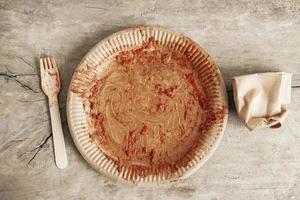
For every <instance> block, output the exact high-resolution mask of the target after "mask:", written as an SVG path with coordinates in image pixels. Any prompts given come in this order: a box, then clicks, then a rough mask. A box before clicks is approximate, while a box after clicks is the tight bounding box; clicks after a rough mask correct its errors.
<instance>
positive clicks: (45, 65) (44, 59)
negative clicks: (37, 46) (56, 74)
mask: <svg viewBox="0 0 300 200" xmlns="http://www.w3.org/2000/svg"><path fill="white" fill-rule="evenodd" d="M43 63H44V68H45V70H47V69H49V66H48V63H47V60H46V58H43Z"/></svg>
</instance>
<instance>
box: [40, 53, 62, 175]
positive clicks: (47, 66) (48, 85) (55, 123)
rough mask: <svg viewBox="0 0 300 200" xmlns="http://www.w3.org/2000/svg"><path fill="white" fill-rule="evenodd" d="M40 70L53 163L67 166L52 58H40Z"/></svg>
mask: <svg viewBox="0 0 300 200" xmlns="http://www.w3.org/2000/svg"><path fill="white" fill-rule="evenodd" d="M40 71H41V85H42V89H43V91H44V93H45V94H46V95H47V96H48V102H49V107H50V115H51V126H52V135H53V144H54V155H55V156H54V157H55V163H56V165H57V167H58V168H60V169H63V168H65V167H67V166H68V159H67V153H66V147H65V141H64V135H63V131H62V125H61V118H60V113H59V107H58V99H57V95H58V93H59V90H60V86H61V83H60V79H59V73H58V69H57V66H56V62H55V60H54V58H53V57H45V58H40Z"/></svg>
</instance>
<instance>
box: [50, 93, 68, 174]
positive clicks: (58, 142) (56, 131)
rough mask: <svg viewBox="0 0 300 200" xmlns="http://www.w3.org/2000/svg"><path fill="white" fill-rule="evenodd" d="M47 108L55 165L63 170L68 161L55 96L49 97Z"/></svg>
mask: <svg viewBox="0 0 300 200" xmlns="http://www.w3.org/2000/svg"><path fill="white" fill-rule="evenodd" d="M49 107H50V115H51V126H52V135H53V145H54V156H55V163H56V166H57V167H58V168H60V169H63V168H66V167H67V166H68V159H67V153H66V146H65V140H64V135H63V131H62V126H61V118H60V113H59V107H58V100H57V96H51V98H49Z"/></svg>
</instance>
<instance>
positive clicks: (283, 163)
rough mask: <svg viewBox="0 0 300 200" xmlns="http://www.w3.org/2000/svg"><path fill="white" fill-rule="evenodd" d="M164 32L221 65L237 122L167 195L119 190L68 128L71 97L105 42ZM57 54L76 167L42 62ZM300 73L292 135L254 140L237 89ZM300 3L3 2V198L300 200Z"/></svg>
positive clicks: (260, 133)
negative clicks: (235, 85)
mask: <svg viewBox="0 0 300 200" xmlns="http://www.w3.org/2000/svg"><path fill="white" fill-rule="evenodd" d="M147 24H148V25H163V26H166V27H169V28H171V29H173V30H176V31H180V32H183V33H185V34H187V35H189V36H190V37H191V38H193V39H194V40H195V41H196V42H198V43H199V44H200V45H201V46H202V47H203V48H205V49H206V50H207V51H208V53H209V54H210V55H211V56H212V57H213V58H214V59H215V61H216V62H217V63H218V64H219V66H220V69H221V71H222V73H223V76H224V79H225V81H226V84H227V89H228V94H229V100H230V114H229V122H228V126H227V129H226V132H225V135H224V139H223V140H222V143H221V145H220V147H219V148H218V149H217V151H216V153H215V154H214V155H213V157H212V158H211V159H210V160H209V161H208V162H207V163H206V164H205V165H204V166H203V167H202V168H201V169H200V170H199V171H198V172H197V173H195V174H194V175H193V176H192V177H191V178H189V179H187V180H183V181H179V182H176V183H173V184H168V185H162V186H159V187H150V188H136V187H131V186H126V185H123V184H120V183H115V182H112V181H110V180H109V179H107V178H105V177H103V176H102V175H100V174H98V173H97V172H96V171H94V170H93V169H92V168H91V167H90V166H89V165H88V164H87V163H86V162H85V161H84V159H83V158H82V157H81V156H80V154H79V153H78V151H77V149H76V148H75V146H74V143H73V142H72V140H71V137H70V134H69V131H68V127H67V123H66V114H65V106H66V95H67V89H68V84H69V82H70V79H71V76H72V73H73V71H74V69H75V67H76V65H77V64H78V63H79V61H80V59H81V58H82V57H83V56H84V54H86V53H87V51H88V50H89V49H90V48H91V47H93V46H94V45H95V44H96V43H97V42H98V41H100V40H101V39H103V38H104V37H106V36H108V35H110V34H111V33H113V32H115V31H118V30H121V29H123V28H127V27H132V26H135V25H147ZM44 54H51V55H54V56H55V57H56V58H57V60H58V63H59V64H60V74H61V77H62V80H63V87H62V91H61V93H60V108H61V114H62V120H63V127H64V132H65V138H66V146H67V153H68V156H69V167H68V168H67V169H65V170H59V169H57V168H56V166H55V164H54V162H53V148H52V137H51V129H50V124H49V112H48V111H49V109H48V106H47V101H46V99H45V96H44V95H43V93H42V92H41V89H40V82H39V76H38V73H39V70H38V65H37V62H36V61H37V58H39V56H40V55H44ZM264 71H287V72H292V73H294V76H293V89H292V104H291V105H290V106H289V110H290V113H289V116H288V119H287V121H286V123H285V124H284V126H283V127H282V128H280V129H277V130H257V131H254V132H249V131H247V129H246V128H245V127H244V126H243V125H242V124H241V123H240V121H239V120H238V119H237V116H236V113H235V108H234V106H233V103H232V97H231V96H232V92H231V86H230V80H231V78H232V77H233V76H235V75H240V74H248V73H254V72H264ZM299 87H300V1H299V0H298V1H295V0H289V1H285V0H273V1H261V0H242V1H238V0H232V1H227V0H226V1H219V0H214V1H206V0H200V1H196V0H195V1H194V0H189V1H179V0H174V1H172V0H165V1H157V0H151V1H145V2H142V1H138V0H135V1H122V0H111V1H104V0H102V1H99V0H89V1H79V0H74V1H66V0H57V1H49V0H48V1H38V0H34V1H33V0H30V1H29V0H10V1H4V0H0V199H5V200H6V199H8V200H15V199H22V200H23V199H72V200H73V199H211V200H213V199H214V200H216V199H222V200H223V199H256V200H257V199H300V196H299V195H300V133H299V131H300V88H299Z"/></svg>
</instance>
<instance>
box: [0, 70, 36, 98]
mask: <svg viewBox="0 0 300 200" xmlns="http://www.w3.org/2000/svg"><path fill="white" fill-rule="evenodd" d="M22 75H25V74H10V73H7V72H5V73H3V72H0V76H3V77H5V78H8V79H10V80H13V81H15V82H16V83H18V84H19V85H20V86H21V87H22V88H24V89H26V90H30V91H32V92H34V93H39V92H38V91H35V90H34V89H32V88H31V87H30V86H29V85H27V84H25V83H23V82H21V81H19V80H18V79H17V78H16V77H18V76H22ZM26 75H28V74H26ZM34 75H36V74H34Z"/></svg>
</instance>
